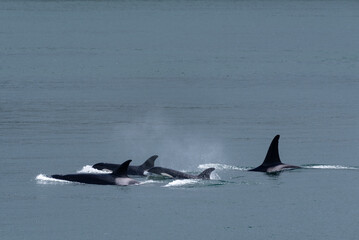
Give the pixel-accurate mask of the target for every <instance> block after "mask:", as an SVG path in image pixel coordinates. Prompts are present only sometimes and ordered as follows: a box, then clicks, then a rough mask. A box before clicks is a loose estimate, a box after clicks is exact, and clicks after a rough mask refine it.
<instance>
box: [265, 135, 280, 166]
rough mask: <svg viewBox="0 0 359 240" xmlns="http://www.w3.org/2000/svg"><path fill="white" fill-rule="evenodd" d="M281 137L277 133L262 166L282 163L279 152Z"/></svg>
mask: <svg viewBox="0 0 359 240" xmlns="http://www.w3.org/2000/svg"><path fill="white" fill-rule="evenodd" d="M279 137H280V136H279V135H277V136H275V137H274V138H273V140H272V143H271V144H270V146H269V148H268V152H267V155H266V157H265V159H264V161H263V163H262V165H261V166H263V167H266V166H272V165H277V164H281V163H282V162H281V161H280V158H279V152H278V141H279Z"/></svg>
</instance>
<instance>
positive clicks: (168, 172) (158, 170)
mask: <svg viewBox="0 0 359 240" xmlns="http://www.w3.org/2000/svg"><path fill="white" fill-rule="evenodd" d="M214 170H215V169H214V168H207V169H206V170H204V171H203V172H201V173H200V174H199V175H197V176H196V175H190V174H187V173H183V172H179V171H176V170H173V169H169V168H163V167H153V168H151V169H149V170H148V172H150V173H155V174H158V175H162V176H165V177H170V178H176V179H210V176H211V173H212V172H213V171H214Z"/></svg>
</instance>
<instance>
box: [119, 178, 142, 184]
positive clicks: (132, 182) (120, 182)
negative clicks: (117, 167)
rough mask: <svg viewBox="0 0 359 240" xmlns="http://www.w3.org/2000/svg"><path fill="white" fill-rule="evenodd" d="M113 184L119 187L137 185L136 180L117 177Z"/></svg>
mask: <svg viewBox="0 0 359 240" xmlns="http://www.w3.org/2000/svg"><path fill="white" fill-rule="evenodd" d="M115 183H116V185H119V186H127V185H134V184H138V183H139V182H137V181H136V180H134V179H132V178H123V177H118V178H115Z"/></svg>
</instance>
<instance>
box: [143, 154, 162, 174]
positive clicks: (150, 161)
mask: <svg viewBox="0 0 359 240" xmlns="http://www.w3.org/2000/svg"><path fill="white" fill-rule="evenodd" d="M157 158H158V156H157V155H153V156H152V157H150V158H149V159H147V160H146V161H145V162H144V163H143V164H142V165H141V166H139V167H140V168H141V169H142V170H143V171H146V170H148V169H150V168H153V167H154V166H155V160H156V159H157Z"/></svg>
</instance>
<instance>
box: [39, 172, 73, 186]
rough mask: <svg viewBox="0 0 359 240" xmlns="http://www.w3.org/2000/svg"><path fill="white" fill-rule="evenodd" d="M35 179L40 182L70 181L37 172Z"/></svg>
mask: <svg viewBox="0 0 359 240" xmlns="http://www.w3.org/2000/svg"><path fill="white" fill-rule="evenodd" d="M35 179H36V181H37V182H38V183H40V184H56V183H70V182H69V181H66V180H60V179H56V178H52V177H49V176H46V175H45V174H39V175H37V176H36V178H35Z"/></svg>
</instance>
